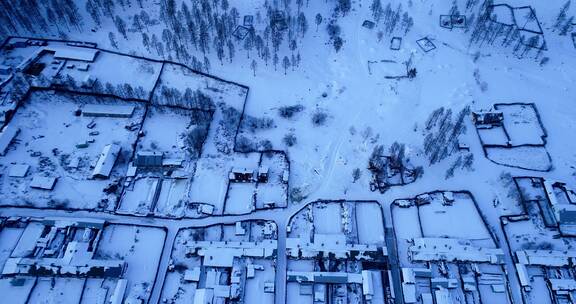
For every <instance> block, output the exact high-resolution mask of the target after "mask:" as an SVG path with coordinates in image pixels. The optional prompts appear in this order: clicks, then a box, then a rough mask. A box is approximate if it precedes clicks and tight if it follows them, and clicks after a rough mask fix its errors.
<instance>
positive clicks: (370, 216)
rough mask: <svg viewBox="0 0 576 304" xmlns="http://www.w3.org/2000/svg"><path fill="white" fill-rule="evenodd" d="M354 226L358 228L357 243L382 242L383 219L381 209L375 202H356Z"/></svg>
mask: <svg viewBox="0 0 576 304" xmlns="http://www.w3.org/2000/svg"><path fill="white" fill-rule="evenodd" d="M355 206H356V226H357V228H358V243H360V244H383V243H384V241H385V240H384V238H383V237H384V219H383V218H382V209H380V205H378V204H377V203H357V204H356V205H355Z"/></svg>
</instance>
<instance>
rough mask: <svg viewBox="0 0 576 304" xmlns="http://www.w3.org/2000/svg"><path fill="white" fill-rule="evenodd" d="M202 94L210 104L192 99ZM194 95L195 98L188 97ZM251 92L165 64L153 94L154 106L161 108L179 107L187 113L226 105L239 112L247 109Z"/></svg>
mask: <svg viewBox="0 0 576 304" xmlns="http://www.w3.org/2000/svg"><path fill="white" fill-rule="evenodd" d="M196 91H200V92H202V94H203V95H205V96H207V97H209V99H210V100H211V102H210V103H205V102H204V101H206V100H202V99H197V98H189V97H190V96H193V95H194V92H196ZM187 94H192V95H189V96H188V95H187ZM247 94H248V89H247V88H246V87H244V86H240V85H238V84H233V83H230V82H226V81H223V80H219V79H216V78H213V77H210V76H205V75H201V74H198V73H196V72H194V71H193V70H191V69H189V68H186V67H182V66H179V65H176V64H172V63H166V64H164V67H163V69H162V74H161V75H160V80H159V82H158V89H157V90H155V91H154V97H153V99H152V102H153V103H154V104H158V105H178V106H180V107H183V108H187V109H202V110H210V108H208V106H210V104H212V106H213V105H214V104H218V103H225V104H226V105H227V106H228V107H232V108H234V109H236V110H237V111H239V112H242V109H243V108H244V102H245V99H246V95H247Z"/></svg>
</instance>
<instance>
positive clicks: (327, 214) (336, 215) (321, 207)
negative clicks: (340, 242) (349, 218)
mask: <svg viewBox="0 0 576 304" xmlns="http://www.w3.org/2000/svg"><path fill="white" fill-rule="evenodd" d="M313 208H314V209H313V215H314V233H322V234H340V233H342V232H343V229H342V209H341V208H342V206H341V205H340V204H314V207H313Z"/></svg>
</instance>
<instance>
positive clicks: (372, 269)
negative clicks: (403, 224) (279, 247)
mask: <svg viewBox="0 0 576 304" xmlns="http://www.w3.org/2000/svg"><path fill="white" fill-rule="evenodd" d="M322 204H323V203H313V204H311V205H310V207H309V208H311V209H308V208H305V209H303V210H302V211H300V212H299V213H297V215H296V216H295V217H293V218H292V219H291V221H290V224H289V226H288V238H287V239H286V255H287V257H288V261H289V263H288V269H287V273H286V280H287V284H288V289H289V290H297V291H293V292H292V293H291V292H290V291H289V293H288V301H291V302H292V301H293V302H301V301H308V300H311V302H310V303H334V302H336V303H339V302H341V303H393V297H392V294H393V291H392V290H391V283H390V282H391V280H392V277H391V274H390V271H389V270H388V268H389V267H388V250H387V248H386V246H385V245H384V242H383V239H384V235H380V234H377V235H375V236H374V241H368V240H367V239H366V237H365V236H364V235H363V233H364V231H355V229H354V228H352V227H354V226H355V225H356V221H357V220H361V221H366V222H367V225H372V226H379V225H382V224H383V222H374V221H372V220H374V219H380V220H382V218H381V217H379V216H378V211H379V207H378V206H377V205H372V203H370V202H366V203H362V202H356V203H354V202H345V203H336V202H334V203H327V205H328V206H330V207H328V209H332V210H334V211H336V210H340V211H341V212H342V213H341V215H340V216H341V219H340V222H341V224H340V229H338V230H339V231H341V232H340V233H335V231H330V232H328V231H327V230H326V229H327V228H328V227H323V226H324V225H325V224H326V223H325V222H324V219H323V218H316V217H315V216H313V217H314V220H312V222H311V223H310V224H308V223H304V222H303V220H304V218H307V217H308V216H306V215H305V214H306V213H307V212H309V211H310V210H322V209H323V208H324V207H323V206H322ZM360 205H363V206H362V207H358V206H360ZM336 206H340V207H338V208H336ZM372 207H373V208H372ZM364 211H366V212H370V213H372V214H371V216H370V217H368V216H366V217H364V216H363V215H362V214H364ZM375 211H376V212H375ZM320 212H321V211H320ZM312 213H314V211H312ZM356 213H358V214H356ZM358 217H361V218H358ZM308 225H311V226H309V229H311V230H308V228H306V229H304V230H302V229H303V227H306V226H308ZM376 231H378V229H376ZM376 231H373V232H376ZM380 231H381V233H383V230H380ZM301 263H304V264H305V265H306V264H308V263H311V264H313V265H314V266H313V267H310V266H308V267H304V266H302V265H301ZM292 265H294V266H292ZM346 265H348V266H346ZM296 293H297V295H296Z"/></svg>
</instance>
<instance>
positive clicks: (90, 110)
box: [82, 104, 136, 117]
mask: <svg viewBox="0 0 576 304" xmlns="http://www.w3.org/2000/svg"><path fill="white" fill-rule="evenodd" d="M135 108H136V107H135V106H132V105H107V104H87V105H85V106H84V108H82V115H83V116H110V117H131V116H132V114H133V113H134V109H135Z"/></svg>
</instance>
